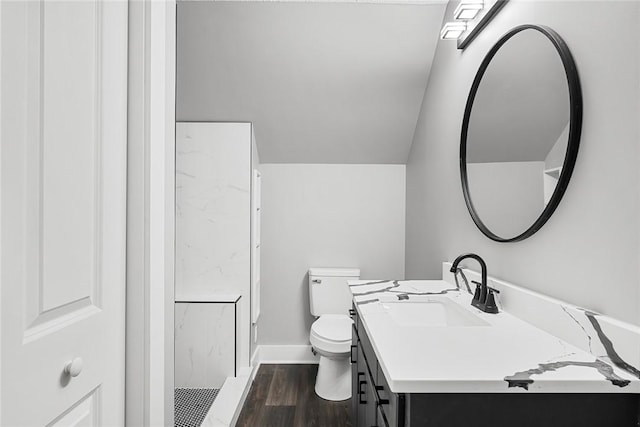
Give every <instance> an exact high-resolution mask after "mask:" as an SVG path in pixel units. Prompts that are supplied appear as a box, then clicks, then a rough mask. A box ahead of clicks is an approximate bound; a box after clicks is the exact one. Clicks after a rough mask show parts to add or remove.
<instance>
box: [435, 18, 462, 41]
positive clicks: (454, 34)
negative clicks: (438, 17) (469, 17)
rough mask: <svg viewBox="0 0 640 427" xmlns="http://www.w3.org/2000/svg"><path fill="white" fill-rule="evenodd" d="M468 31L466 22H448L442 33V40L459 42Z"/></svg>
mask: <svg viewBox="0 0 640 427" xmlns="http://www.w3.org/2000/svg"><path fill="white" fill-rule="evenodd" d="M466 30H467V24H466V23H464V22H447V23H446V24H444V26H443V27H442V31H440V38H441V39H443V40H457V39H458V38H459V37H460V36H461V35H462V34H463V33H464V32H465V31H466Z"/></svg>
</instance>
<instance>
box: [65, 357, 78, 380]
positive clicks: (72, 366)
mask: <svg viewBox="0 0 640 427" xmlns="http://www.w3.org/2000/svg"><path fill="white" fill-rule="evenodd" d="M80 372H82V357H76V358H74V359H73V360H70V361H68V362H67V364H66V365H64V373H65V374H67V375H69V376H72V377H77V376H78V375H80Z"/></svg>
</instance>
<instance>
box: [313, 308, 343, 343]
mask: <svg viewBox="0 0 640 427" xmlns="http://www.w3.org/2000/svg"><path fill="white" fill-rule="evenodd" d="M352 324H353V321H352V320H351V318H350V317H349V316H345V315H342V314H324V315H322V316H320V318H319V319H318V320H316V321H315V322H313V325H311V331H312V332H314V333H315V334H316V335H318V336H320V337H322V338H325V339H328V340H331V341H351V325H352Z"/></svg>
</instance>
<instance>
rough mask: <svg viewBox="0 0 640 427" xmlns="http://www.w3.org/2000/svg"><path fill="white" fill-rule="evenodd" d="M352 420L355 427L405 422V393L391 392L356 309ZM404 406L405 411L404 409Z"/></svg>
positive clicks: (353, 335) (352, 314)
mask: <svg viewBox="0 0 640 427" xmlns="http://www.w3.org/2000/svg"><path fill="white" fill-rule="evenodd" d="M351 316H352V319H353V329H352V331H353V333H352V346H351V364H352V365H351V377H352V378H351V381H352V387H351V390H352V398H351V405H352V406H351V419H352V425H353V426H354V427H365V426H366V427H390V426H398V425H400V426H402V425H404V404H403V403H404V402H403V401H404V395H398V394H395V393H391V392H390V390H389V386H388V385H387V382H386V380H385V377H384V374H383V373H382V371H381V370H380V368H379V367H378V360H377V359H376V356H375V354H374V352H373V347H372V346H371V342H370V341H369V337H368V336H367V334H366V332H365V331H364V328H363V326H362V323H361V322H360V319H359V317H358V315H357V312H356V310H355V309H354V310H352V311H351ZM401 408H402V411H401V410H400V409H401Z"/></svg>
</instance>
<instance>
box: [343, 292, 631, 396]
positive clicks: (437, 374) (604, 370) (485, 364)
mask: <svg viewBox="0 0 640 427" xmlns="http://www.w3.org/2000/svg"><path fill="white" fill-rule="evenodd" d="M348 283H349V287H350V289H351V292H352V294H353V299H354V304H355V306H356V308H357V311H358V314H359V316H360V319H361V322H362V324H363V325H364V328H365V330H366V332H367V335H368V336H369V338H370V340H371V343H372V345H373V348H374V351H375V353H376V357H377V358H378V363H379V365H380V368H381V369H382V371H383V373H384V375H385V378H386V379H387V382H388V383H389V387H390V388H391V391H393V392H395V393H512V392H513V393H639V392H640V380H639V379H638V378H637V377H635V376H634V375H632V374H631V373H629V372H627V371H625V370H623V369H621V368H619V367H617V366H614V365H613V364H612V363H610V361H603V360H601V359H598V358H596V357H595V356H593V355H592V354H590V353H588V352H585V351H583V350H580V349H578V348H577V347H574V346H572V345H570V344H568V343H566V342H564V341H563V340H561V339H560V338H557V337H554V336H553V335H550V334H548V333H546V332H544V331H542V330H540V329H538V328H536V327H534V326H532V325H530V324H528V323H526V322H524V321H522V320H520V319H518V318H516V317H514V316H512V315H510V314H509V313H506V312H503V311H502V312H500V313H498V314H489V313H483V312H481V311H480V310H478V309H476V308H474V307H472V306H471V305H470V303H471V295H469V294H468V293H467V292H466V291H464V292H461V291H459V290H457V289H456V288H455V286H452V285H450V284H449V283H447V282H445V281H442V280H423V281H418V280H415V281H369V280H357V281H349V282H348ZM430 295H438V296H439V297H440V298H441V297H443V296H444V297H447V298H450V299H451V300H452V301H454V302H456V303H457V304H459V305H460V306H461V307H463V308H464V309H465V310H469V311H470V312H472V313H473V314H475V315H476V316H477V317H478V318H480V319H482V320H485V321H486V322H487V324H486V325H484V326H415V325H400V324H399V323H397V322H396V321H394V320H393V319H392V318H391V317H390V315H389V312H388V310H387V307H385V301H393V302H398V303H418V302H420V301H425V302H426V300H428V299H429V298H433V297H430Z"/></svg>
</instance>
